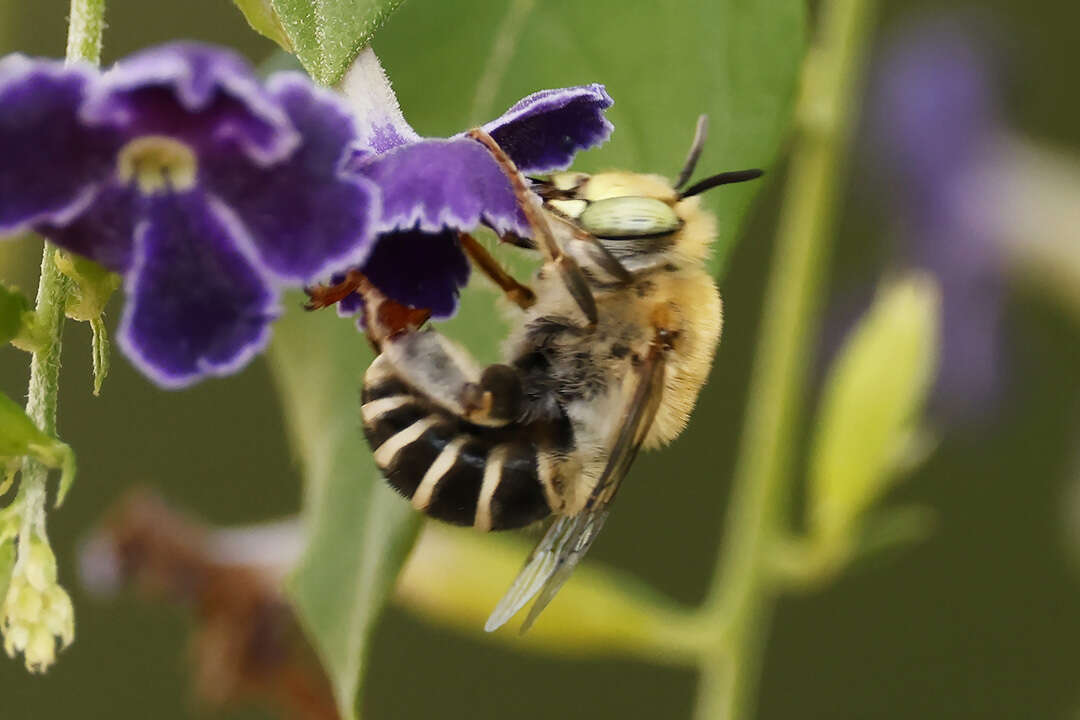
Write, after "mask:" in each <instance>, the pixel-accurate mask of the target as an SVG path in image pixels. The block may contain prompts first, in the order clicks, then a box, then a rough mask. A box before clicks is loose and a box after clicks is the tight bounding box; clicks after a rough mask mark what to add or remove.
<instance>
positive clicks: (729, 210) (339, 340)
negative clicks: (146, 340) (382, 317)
mask: <svg viewBox="0 0 1080 720" xmlns="http://www.w3.org/2000/svg"><path fill="white" fill-rule="evenodd" d="M272 2H273V5H274V7H275V8H276V9H277V10H278V12H279V15H280V16H281V17H282V19H283V20H282V25H283V27H284V28H285V30H286V32H287V33H288V34H289V37H290V38H292V40H293V43H294V45H295V46H296V48H297V53H298V55H299V56H300V58H301V60H302V61H303V62H304V65H305V67H307V68H308V70H309V72H311V73H312V74H313V75H314V76H315V77H316V78H317V79H319V80H320V81H322V82H325V83H333V82H335V81H336V80H337V79H338V78H339V77H340V75H341V71H342V70H343V69H344V67H345V64H340V65H339V64H336V59H335V60H334V62H331V63H330V64H329V65H327V64H325V63H324V59H323V58H322V56H320V55H319V52H318V49H319V48H320V47H329V46H328V45H319V44H318V43H314V42H312V43H310V44H308V45H305V44H304V43H302V42H300V41H299V39H298V38H299V35H298V34H297V32H298V30H303V31H304V32H307V28H310V27H312V23H313V21H312V18H313V17H315V15H314V14H313V11H312V10H311V9H310V6H311V5H312V3H311V2H299V0H297V1H295V2H288V1H287V0H272ZM361 4H362V5H364V6H368V5H369V4H368V3H361ZM343 5H355V3H351V4H350V3H344V2H341V3H331V2H324V3H322V7H338V6H343ZM394 5H395V6H396V3H395V4H394ZM286 6H289V7H290V8H293V9H295V10H296V11H297V13H296V14H295V15H292V16H291V17H292V19H291V20H287V19H286V12H285V8H286ZM388 7H389V6H388ZM304 8H307V9H306V10H303V9H304ZM391 9H392V7H391ZM301 10H303V12H301ZM354 12H355V11H354ZM305 13H306V15H305ZM360 15H361V14H360V13H355V15H354V16H353V17H351V18H348V19H347V22H346V23H345V24H342V25H341V26H339V27H336V28H333V32H334V37H337V38H345V39H347V40H348V42H346V41H345V40H342V41H341V42H340V43H339V47H341V48H348V52H342V53H340V54H338V55H334V56H333V57H334V58H339V57H348V60H349V61H351V59H352V57H354V56H355V51H356V50H357V49H359V48H360V47H361V46H362V45H363V42H366V40H358V39H357V37H356V36H355V34H350V33H354V31H349V30H348V29H347V24H348V22H354V21H355V20H356V19H358V18H360ZM383 17H385V15H384V16H383ZM304 18H307V20H308V24H307V25H304V24H303V23H301V22H300V21H301V20H303V19H304ZM804 29H805V3H804V1H803V0H687V1H685V2H680V3H641V4H637V5H635V6H634V8H633V10H632V11H629V10H628V9H627V4H626V3H625V2H618V1H616V0H589V1H588V2H580V1H579V0H547V1H546V2H543V3H539V2H534V1H533V0H510V1H509V2H506V1H504V0H499V1H498V2H495V1H494V0H461V1H460V2H453V3H449V2H445V0H410V2H409V3H406V4H405V5H404V6H403V7H402V8H401V10H400V11H398V12H397V14H395V16H394V19H393V21H392V22H390V23H388V24H387V25H386V27H385V28H383V29H382V30H381V31H380V32H379V36H378V42H377V44H376V50H377V52H378V53H379V55H380V58H381V60H382V62H383V65H384V67H385V68H386V70H387V73H388V74H389V76H390V79H391V80H392V81H393V83H394V88H395V90H396V91H397V92H398V93H399V99H400V100H401V103H402V107H403V109H404V111H405V116H406V118H407V119H408V120H409V121H410V123H412V124H413V126H414V127H416V128H417V130H418V131H419V132H421V133H422V134H425V135H451V134H454V133H456V132H459V131H462V130H464V129H466V128H468V127H470V126H471V125H477V124H480V123H482V122H484V121H486V120H489V119H491V118H493V117H495V116H497V115H498V114H499V113H501V112H502V111H503V110H504V109H506V108H507V107H509V106H510V105H511V104H513V103H514V102H516V101H517V100H518V99H520V98H521V97H522V96H524V95H527V94H529V93H531V92H534V91H536V90H540V89H543V88H546V87H559V86H566V85H575V84H580V83H589V82H602V83H605V84H606V85H607V87H608V90H609V91H610V92H611V94H612V95H613V97H614V98H615V101H616V103H615V106H614V108H613V109H612V111H611V114H610V117H611V118H612V120H613V121H614V123H615V125H616V131H615V134H614V136H613V139H612V141H611V142H610V143H609V144H608V145H606V146H605V147H604V148H602V149H600V150H597V151H595V152H590V153H586V154H585V155H583V156H582V158H581V162H580V163H579V167H581V168H582V169H585V170H596V169H602V168H604V167H623V168H626V169H631V170H635V171H640V172H658V173H663V174H665V175H668V176H670V177H673V176H674V175H675V174H677V173H678V171H679V169H680V167H681V165H682V162H683V159H684V157H685V155H686V152H687V149H688V146H689V143H690V139H691V136H692V134H693V129H694V123H695V121H696V119H697V116H698V115H699V114H701V113H703V112H704V113H709V115H710V118H711V137H710V142H709V143H708V145H707V146H706V149H705V153H704V156H703V157H702V160H701V163H700V164H699V168H700V172H699V174H700V175H705V174H707V173H713V172H718V171H721V170H730V169H740V168H744V167H763V168H765V169H766V170H768V169H769V168H770V167H771V166H772V164H773V162H774V160H775V158H776V156H777V154H778V150H779V148H780V145H781V142H782V140H783V137H784V133H785V131H786V129H787V127H788V124H789V119H790V115H791V109H792V104H793V98H794V92H795V87H796V81H797V77H798V68H799V64H800V62H801V59H802V54H803V47H804ZM313 38H314V34H313V33H312V35H311V38H309V39H313ZM353 40H357V42H352V41H353ZM305 47H307V48H308V49H309V50H310V49H311V48H314V49H315V50H316V51H315V52H309V51H305ZM327 57H329V56H327ZM762 185H763V184H762V183H761V182H757V183H750V184H747V185H745V186H732V187H728V188H723V189H719V190H715V191H713V192H711V193H709V194H707V195H705V196H704V197H705V202H706V203H707V204H708V206H709V207H710V208H711V209H713V210H714V211H716V212H717V215H718V220H719V227H718V240H717V243H716V245H715V249H716V252H715V257H714V266H715V267H716V268H720V267H721V266H722V261H723V259H724V258H726V257H727V254H728V251H729V250H730V248H731V246H732V245H733V241H734V237H735V234H736V232H737V230H738V228H739V225H740V224H741V222H742V220H743V217H744V215H745V211H746V209H747V207H748V206H749V203H750V201H751V199H752V197H753V196H754V194H755V193H756V192H758V191H759V190H760V188H761V187H762ZM488 242H489V244H491V240H490V238H488ZM495 254H496V255H497V257H499V258H500V259H502V260H503V261H506V262H508V264H511V265H513V266H514V268H515V274H516V275H517V276H518V277H522V278H524V277H527V273H528V272H529V268H530V265H529V262H528V261H524V262H522V261H521V259H520V253H518V252H517V251H516V250H515V249H513V248H507V247H500V248H497V249H496V250H495ZM496 298H497V294H496V293H495V292H494V291H493V290H491V289H490V287H489V286H488V285H487V284H486V283H484V282H483V281H478V282H474V283H472V284H471V285H470V286H469V288H468V289H467V290H466V292H465V293H464V294H463V297H462V304H461V309H460V311H459V313H458V315H457V316H456V317H455V318H454V319H453V320H452V321H451V322H449V323H445V324H442V325H440V326H439V329H440V330H441V331H444V332H446V334H447V335H449V336H451V337H453V338H455V339H457V340H459V341H461V342H463V343H464V344H465V345H466V346H467V347H468V348H469V349H470V350H471V351H472V352H473V353H474V354H475V355H476V357H477V359H478V360H480V361H482V362H489V361H493V360H494V359H496V357H497V356H498V355H497V348H498V345H499V343H500V342H501V340H502V338H503V336H504V335H505V329H506V323H505V322H504V321H503V320H501V317H502V313H500V312H499V310H498V309H497V307H496V305H497V303H496ZM299 302H300V300H296V304H299ZM370 357H371V355H370V351H369V350H368V349H367V347H366V345H365V342H364V340H363V338H362V336H360V335H359V334H358V333H357V332H356V331H355V329H354V325H353V323H352V322H350V321H347V320H342V319H340V318H338V317H336V315H335V314H334V313H332V312H329V311H326V312H324V313H316V314H307V315H305V314H302V313H299V312H290V313H289V314H288V315H287V316H286V317H285V318H284V319H283V320H282V321H281V322H279V323H278V326H277V328H276V329H275V340H274V344H273V345H272V348H271V361H272V367H273V369H274V373H275V376H276V378H277V381H278V384H279V387H280V388H281V391H282V396H283V400H284V404H285V410H286V414H287V419H288V423H289V426H290V430H291V435H292V437H293V441H294V444H295V446H296V450H297V455H298V457H299V458H300V459H301V463H302V465H303V468H304V474H305V480H306V487H305V493H306V497H305V508H306V511H305V512H306V513H307V516H308V523H309V526H310V528H311V546H310V547H309V548H308V551H307V553H306V555H305V556H304V559H303V561H302V563H301V565H300V567H299V568H298V569H297V571H296V573H295V575H294V576H293V579H292V582H291V583H290V592H291V595H292V597H293V599H294V601H295V602H296V605H297V608H298V610H299V613H300V617H301V618H302V620H303V622H304V623H305V625H306V626H307V629H308V631H309V633H310V634H311V637H312V639H313V642H314V644H315V646H316V647H317V648H318V650H319V652H320V654H321V656H322V659H323V661H324V663H325V665H326V668H327V670H328V672H329V674H330V677H331V678H332V680H333V683H334V688H335V692H336V693H337V697H338V701H339V705H340V707H341V709H342V712H343V714H345V715H346V716H352V715H353V712H354V710H353V705H352V702H353V697H354V693H355V692H356V691H357V689H358V687H359V679H358V676H359V674H360V673H361V672H362V669H363V664H364V658H365V653H366V639H367V633H368V632H369V630H370V627H371V624H372V622H373V621H374V618H375V617H376V613H377V611H378V609H379V607H380V606H381V604H382V602H383V601H384V599H385V594H386V591H387V590H388V589H389V587H390V584H391V582H392V578H393V577H394V573H395V572H396V571H397V570H398V569H399V566H400V562H401V560H402V558H403V557H404V554H405V552H406V551H407V549H408V547H409V544H410V542H411V540H412V534H413V532H414V531H415V528H416V523H417V520H416V517H417V516H416V514H415V513H414V512H413V510H412V509H411V507H410V506H409V504H408V503H406V502H404V501H402V500H401V499H400V498H398V497H395V496H393V495H392V494H391V493H390V491H388V490H387V489H386V488H385V487H384V483H383V482H382V481H381V480H380V479H379V478H378V477H377V476H376V474H375V471H374V469H373V467H372V464H371V459H370V453H369V451H368V449H367V447H366V444H365V443H364V442H363V439H362V436H361V432H360V420H359V417H358V405H359V401H358V399H357V388H358V387H359V384H360V378H361V374H362V371H363V368H364V367H365V366H366V364H367V362H368V360H369V359H370ZM487 540H490V538H486V537H479V538H477V542H480V541H487ZM523 556H524V554H523V553H522V554H521V557H518V558H517V559H516V560H512V561H508V563H507V567H508V568H509V567H510V565H515V564H517V563H520V562H521V559H522V558H523ZM511 574H512V572H511V571H510V570H509V569H508V570H507V572H506V581H507V582H509V580H510V575H511ZM571 584H573V583H571ZM500 585H501V584H500ZM502 589H505V588H502ZM582 589H584V588H582ZM571 592H573V590H572V588H571V587H569V586H568V587H567V588H566V589H565V590H564V594H567V593H571ZM554 609H555V608H554V606H553V608H552V610H554ZM627 612H630V610H627ZM477 617H479V615H477ZM601 624H602V623H601ZM474 625H475V631H476V632H478V633H479V632H481V631H482V622H479V621H477V622H476V623H475V624H474ZM537 630H539V626H538V628H537ZM597 632H599V631H597Z"/></svg>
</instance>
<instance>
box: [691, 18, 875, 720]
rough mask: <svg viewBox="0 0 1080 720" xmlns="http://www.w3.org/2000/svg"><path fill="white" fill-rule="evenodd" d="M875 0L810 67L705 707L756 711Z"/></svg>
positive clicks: (823, 42) (829, 30)
mask: <svg viewBox="0 0 1080 720" xmlns="http://www.w3.org/2000/svg"><path fill="white" fill-rule="evenodd" d="M873 4H874V3H873V0H827V1H826V2H825V3H823V5H822V7H821V25H820V28H819V32H820V35H819V37H818V38H817V40H816V43H815V45H814V47H812V48H811V50H810V52H809V54H808V56H807V60H806V65H805V67H804V75H803V84H802V91H801V96H800V98H799V102H798V106H797V110H796V118H795V123H796V126H795V132H796V146H795V149H794V152H793V154H792V158H791V167H790V173H789V180H788V186H787V189H786V193H785V197H784V202H783V205H782V208H783V215H782V217H781V220H780V225H779V228H778V231H777V241H776V249H775V261H774V263H773V269H772V273H771V276H770V278H769V285H768V292H767V294H766V302H765V308H764V313H763V320H762V335H761V339H760V341H759V347H758V354H757V361H756V365H755V367H754V373H753V377H752V380H751V386H750V394H749V404H748V410H747V419H746V428H745V431H744V434H743V438H742V442H741V446H740V449H739V458H738V462H737V464H736V469H735V481H734V491H733V497H732V500H731V505H730V508H729V511H728V522H727V525H726V528H727V532H726V537H725V543H724V545H723V552H722V553H721V554H720V557H719V558H718V561H717V568H716V572H715V574H714V576H713V585H712V587H711V589H710V593H709V597H708V598H707V600H706V603H705V606H704V608H703V612H704V613H705V614H706V615H707V616H708V617H709V618H710V626H711V627H712V628H713V632H714V633H715V638H714V640H715V643H714V644H713V645H712V646H711V647H710V650H709V652H708V653H707V654H706V656H705V657H704V658H703V662H702V670H701V686H700V690H699V696H698V706H697V717H698V718H699V719H701V720H704V719H706V718H708V719H709V720H712V719H714V718H724V719H725V720H735V719H737V718H748V717H750V716H751V714H752V712H753V710H754V705H755V696H756V691H757V685H758V676H759V674H760V673H759V667H760V664H761V659H762V651H763V649H764V645H765V641H766V637H767V633H768V628H769V624H770V620H771V616H772V612H773V609H774V605H775V601H776V596H777V593H778V591H779V587H778V585H777V584H776V583H775V582H774V580H773V578H772V576H771V575H770V567H771V563H770V562H769V560H770V558H769V555H770V553H771V551H772V549H773V545H774V543H775V542H776V541H777V539H778V538H780V537H783V534H782V529H783V524H784V522H785V518H784V510H785V507H786V504H787V500H788V495H789V489H790V488H789V485H790V478H791V475H792V472H791V467H790V466H791V456H792V449H793V445H794V442H793V440H794V434H795V428H796V421H797V420H798V419H799V416H800V415H801V412H802V404H803V400H804V394H805V392H804V391H805V385H806V375H807V370H808V368H809V363H808V362H807V358H809V357H811V355H812V339H813V338H814V337H815V335H816V329H817V328H816V322H815V318H816V317H817V311H818V307H819V305H820V302H821V296H822V292H823V287H822V282H821V280H822V266H823V261H824V258H825V256H826V251H827V241H828V233H829V231H830V221H831V219H832V211H833V205H834V195H835V191H836V186H837V180H838V176H839V171H840V167H841V164H842V161H843V155H844V149H845V146H846V140H847V137H848V134H849V131H850V127H851V124H852V120H853V115H854V112H853V109H854V108H853V102H852V101H853V97H854V93H855V90H856V84H857V83H856V81H857V79H858V76H859V70H860V67H861V63H860V61H861V55H862V48H863V45H864V40H865V36H866V34H867V30H868V28H869V26H870V18H871V8H872V6H873Z"/></svg>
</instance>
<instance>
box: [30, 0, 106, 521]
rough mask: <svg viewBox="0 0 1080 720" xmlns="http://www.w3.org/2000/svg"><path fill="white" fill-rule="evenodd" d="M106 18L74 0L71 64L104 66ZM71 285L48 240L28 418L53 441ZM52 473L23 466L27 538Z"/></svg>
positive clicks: (40, 517)
mask: <svg viewBox="0 0 1080 720" xmlns="http://www.w3.org/2000/svg"><path fill="white" fill-rule="evenodd" d="M104 18H105V0H71V17H70V20H69V25H68V43H67V61H68V62H69V63H70V62H75V61H79V60H82V61H86V62H91V63H93V64H95V65H96V64H98V63H99V62H100V60H101V32H102V29H103V28H104ZM69 286H70V284H69V281H68V279H67V278H66V277H64V276H63V275H62V274H61V273H60V271H59V270H58V269H57V267H56V248H54V247H53V245H52V243H50V242H48V241H46V242H45V247H44V249H43V250H42V254H41V277H40V279H39V280H38V292H37V305H36V310H35V313H36V315H37V326H38V329H39V331H40V335H41V340H42V343H41V346H40V347H38V348H37V349H36V350H35V351H34V353H33V355H32V356H31V359H30V382H29V384H28V387H27V401H26V414H27V415H28V416H29V417H30V419H31V420H33V421H34V422H35V423H36V424H37V426H38V427H40V428H41V430H42V431H43V432H44V433H45V434H46V435H49V436H53V437H55V435H56V405H57V398H58V395H59V389H60V350H61V335H62V334H63V330H64V306H65V305H66V303H67V299H68V293H69ZM48 474H49V470H48V468H47V467H45V466H44V465H42V464H41V463H39V462H37V461H35V460H27V461H26V462H25V464H24V466H23V473H22V481H21V483H20V485H19V495H18V498H17V499H16V502H17V503H19V505H20V508H21V513H22V517H23V533H28V532H30V531H34V532H37V533H38V534H40V535H41V536H42V537H44V534H45V481H46V479H47V477H48ZM24 537H27V536H26V535H24Z"/></svg>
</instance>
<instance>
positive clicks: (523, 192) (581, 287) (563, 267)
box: [468, 128, 598, 328]
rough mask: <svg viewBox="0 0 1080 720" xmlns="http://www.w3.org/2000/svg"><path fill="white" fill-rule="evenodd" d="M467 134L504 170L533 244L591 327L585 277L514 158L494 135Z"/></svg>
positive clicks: (591, 302)
mask: <svg viewBox="0 0 1080 720" xmlns="http://www.w3.org/2000/svg"><path fill="white" fill-rule="evenodd" d="M468 135H469V137H471V138H472V139H474V140H476V141H478V142H479V143H481V144H482V145H483V146H484V147H486V148H487V149H488V151H489V152H490V153H491V154H492V156H493V157H494V158H495V161H496V162H497V163H499V167H501V168H502V170H503V172H504V173H506V177H507V179H509V180H510V187H512V188H513V189H514V196H515V197H516V198H517V201H518V205H519V206H520V207H521V210H522V212H524V213H525V217H526V218H528V220H529V226H530V227H531V228H532V230H533V234H534V235H535V240H536V244H537V246H538V247H539V248H540V250H541V251H542V252H543V253H544V255H545V256H546V257H547V262H548V263H549V264H551V265H553V266H554V267H555V270H556V271H557V272H558V273H559V276H560V277H561V278H562V281H563V284H564V285H566V290H567V292H569V293H570V296H571V297H572V298H573V299H574V302H575V303H577V306H578V307H579V308H580V309H581V312H582V314H583V315H584V316H585V319H586V321H587V322H588V327H589V328H593V327H595V326H596V323H597V320H598V316H597V312H596V299H595V298H593V294H592V290H591V289H590V288H589V283H588V281H587V280H586V279H585V274H584V273H582V272H581V268H580V267H579V266H578V264H577V261H576V260H574V258H573V257H571V256H570V255H568V254H566V253H565V252H563V249H562V247H561V246H560V245H559V243H558V241H557V240H556V239H555V235H554V234H553V233H552V232H551V226H550V225H549V224H548V221H547V217H546V214H545V212H544V209H543V208H542V207H541V206H540V201H539V198H538V197H537V196H536V195H535V194H534V193H533V192H532V191H531V190H529V188H528V186H527V185H526V184H525V180H524V179H523V178H522V177H521V173H519V172H518V169H517V166H516V165H514V161H513V160H511V159H510V156H508V155H507V154H506V153H505V152H504V151H503V149H502V148H501V147H499V144H498V143H497V142H495V140H494V138H492V137H491V136H490V135H488V134H487V132H485V131H484V130H482V129H481V128H475V129H473V130H470V131H469V132H468Z"/></svg>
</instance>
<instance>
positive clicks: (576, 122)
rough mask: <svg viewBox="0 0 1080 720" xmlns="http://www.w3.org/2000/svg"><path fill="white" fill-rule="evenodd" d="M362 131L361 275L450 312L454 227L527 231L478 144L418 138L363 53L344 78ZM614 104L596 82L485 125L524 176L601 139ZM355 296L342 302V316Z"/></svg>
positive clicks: (408, 300) (403, 299) (460, 264)
mask: <svg viewBox="0 0 1080 720" xmlns="http://www.w3.org/2000/svg"><path fill="white" fill-rule="evenodd" d="M345 93H346V95H347V96H348V97H349V98H350V99H351V100H352V102H353V106H354V107H353V109H354V112H355V113H356V115H357V119H358V124H359V127H360V131H361V140H360V142H359V144H358V148H357V150H356V152H355V154H354V156H353V158H352V159H351V161H350V162H349V168H350V170H352V171H353V172H355V173H356V174H357V175H359V176H361V177H364V178H367V179H370V180H371V181H373V182H374V183H375V184H376V185H377V186H378V187H379V189H380V190H381V193H382V207H381V214H380V216H379V221H378V224H377V231H378V232H379V233H380V237H379V240H378V242H377V244H376V248H375V250H374V252H373V253H372V254H371V256H370V257H369V258H368V260H367V262H366V263H365V264H364V265H362V266H361V267H360V269H361V271H362V272H363V273H364V274H365V275H366V276H367V277H368V279H370V280H371V282H372V283H374V284H375V285H376V286H378V287H379V288H380V289H381V290H382V291H383V292H384V293H386V294H387V296H389V297H390V298H391V299H393V300H396V301H398V302H400V303H403V304H405V305H409V306H412V307H418V308H427V309H430V310H431V311H432V312H433V314H434V315H435V316H436V317H448V316H450V315H452V314H453V312H454V310H455V309H456V307H457V298H458V293H459V290H460V288H461V287H463V286H464V285H465V283H466V282H467V280H468V277H469V263H468V261H467V259H466V258H465V256H464V254H463V253H462V251H461V248H460V246H459V244H458V232H459V231H460V232H468V231H471V230H474V229H476V228H477V227H479V226H481V225H484V226H487V227H490V228H491V229H492V230H494V231H495V232H496V233H498V234H500V235H505V234H508V233H512V234H514V235H517V236H520V237H529V236H530V235H531V231H530V228H529V225H528V222H527V221H526V219H525V216H524V214H523V213H522V212H521V210H520V208H519V207H518V204H517V201H516V199H515V197H514V193H513V190H512V189H511V187H510V183H509V181H508V180H507V179H506V176H505V174H504V173H503V171H502V169H501V168H500V167H499V165H498V164H497V163H496V162H495V160H494V158H493V157H492V156H491V154H490V153H489V152H488V151H487V149H486V148H484V147H483V145H481V144H480V143H478V142H476V141H475V140H472V139H471V138H468V137H466V136H465V135H464V134H458V135H455V136H454V137H451V138H421V137H420V136H419V135H418V134H417V133H416V131H415V130H413V128H412V127H411V126H410V125H409V124H408V123H407V122H406V121H405V119H404V117H402V115H401V111H400V109H399V108H398V104H397V99H396V98H395V97H394V93H393V91H392V90H391V89H390V86H389V84H388V82H387V80H386V76H385V74H384V73H383V71H382V68H381V66H380V65H379V63H378V59H377V58H376V57H375V55H374V53H372V52H371V51H370V50H367V51H365V52H364V53H363V54H362V55H361V56H360V58H359V59H358V60H357V62H356V64H355V65H354V67H353V68H352V70H351V71H350V73H349V75H348V76H347V77H346V80H345ZM611 104H612V100H611V98H610V97H609V96H608V94H607V92H605V90H604V88H603V86H601V85H584V86H580V87H570V88H562V89H557V90H544V91H541V92H537V93H533V94H532V95H529V96H528V97H526V98H524V99H522V100H520V101H519V102H518V103H517V104H515V105H514V106H513V107H511V108H510V109H509V110H507V111H506V112H505V113H503V115H501V116H500V117H498V118H496V119H495V120H492V121H491V122H489V123H487V124H486V125H484V126H483V128H484V130H486V131H487V132H488V133H490V134H491V136H492V137H493V138H494V139H495V141H496V142H498V143H499V146H500V147H502V149H503V150H504V151H505V152H506V153H507V155H509V156H510V158H511V159H512V160H513V161H514V163H515V164H516V165H517V166H518V169H519V170H520V171H521V172H522V173H545V172H551V171H554V170H561V169H564V168H566V167H569V165H570V163H571V162H572V161H573V158H574V155H575V154H576V153H577V152H578V151H580V150H585V149H588V148H591V147H594V146H596V145H599V144H601V143H603V142H604V141H605V140H607V138H608V136H609V135H610V134H611V130H612V125H611V123H610V122H609V121H608V120H607V118H605V117H604V111H605V110H606V109H607V108H609V107H611ZM358 307H359V300H358V299H357V298H356V297H355V296H352V297H349V298H346V300H345V301H343V302H342V304H341V305H340V306H339V310H340V311H341V312H342V313H350V312H355V310H356V309H358Z"/></svg>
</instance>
